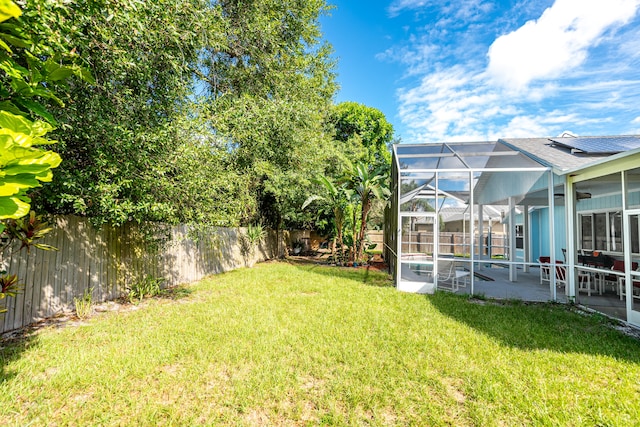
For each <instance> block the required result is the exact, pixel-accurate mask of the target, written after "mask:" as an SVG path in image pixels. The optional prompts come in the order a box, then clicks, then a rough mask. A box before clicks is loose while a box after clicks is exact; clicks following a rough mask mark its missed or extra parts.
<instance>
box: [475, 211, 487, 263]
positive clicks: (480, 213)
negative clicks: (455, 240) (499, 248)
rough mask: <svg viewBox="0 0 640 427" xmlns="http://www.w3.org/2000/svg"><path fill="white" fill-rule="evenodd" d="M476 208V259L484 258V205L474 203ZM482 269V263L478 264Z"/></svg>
mask: <svg viewBox="0 0 640 427" xmlns="http://www.w3.org/2000/svg"><path fill="white" fill-rule="evenodd" d="M476 206H477V209H478V238H479V242H478V260H480V261H482V260H483V259H484V248H485V244H484V207H483V206H482V205H476ZM479 265H480V269H482V263H480V264H479Z"/></svg>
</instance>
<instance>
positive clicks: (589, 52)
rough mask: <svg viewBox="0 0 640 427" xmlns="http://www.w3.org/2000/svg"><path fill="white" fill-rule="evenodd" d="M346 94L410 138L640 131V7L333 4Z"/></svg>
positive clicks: (331, 29)
mask: <svg viewBox="0 0 640 427" xmlns="http://www.w3.org/2000/svg"><path fill="white" fill-rule="evenodd" d="M329 2H330V3H332V4H333V5H335V8H334V9H333V10H332V11H331V12H330V15H329V16H326V17H323V18H322V19H321V25H322V30H323V32H324V35H325V39H326V40H327V41H328V42H329V43H331V44H332V45H333V46H334V50H335V57H336V58H337V59H338V61H339V62H338V68H337V72H338V82H339V84H340V86H341V90H340V92H339V94H338V95H337V98H336V102H343V101H355V102H359V103H362V104H365V105H368V106H371V107H375V108H377V109H379V110H381V111H382V112H383V113H385V115H386V117H387V120H389V122H391V123H392V124H393V126H394V129H395V131H396V136H397V137H400V138H401V140H402V141H403V142H435V141H484V140H496V139H497V138H508V137H511V138H517V137H544V136H557V135H560V134H561V133H563V132H564V131H571V132H573V133H574V134H577V135H581V136H586V135H621V134H640V10H639V9H640V0H555V1H554V0H511V1H482V0H464V1H460V0H457V1H454V0H451V1H449V0H387V1H382V0H369V1H365V0H329Z"/></svg>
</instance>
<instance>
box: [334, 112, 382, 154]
mask: <svg viewBox="0 0 640 427" xmlns="http://www.w3.org/2000/svg"><path fill="white" fill-rule="evenodd" d="M330 121H331V124H332V125H333V126H334V128H335V138H336V140H337V141H340V142H341V143H342V144H343V149H344V150H345V151H346V152H347V155H348V157H350V159H351V161H352V162H354V163H357V162H365V163H367V164H369V165H376V166H380V165H384V164H390V163H391V151H390V150H389V145H390V144H391V143H392V141H393V126H392V125H391V123H389V122H388V121H387V119H386V117H385V115H384V113H382V112H381V111H380V110H378V109H376V108H373V107H368V106H366V105H363V104H358V103H357V102H342V103H340V104H338V105H336V106H335V107H334V108H333V111H332V113H331V116H330Z"/></svg>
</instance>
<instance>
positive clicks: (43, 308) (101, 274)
mask: <svg viewBox="0 0 640 427" xmlns="http://www.w3.org/2000/svg"><path fill="white" fill-rule="evenodd" d="M51 225H52V226H53V227H54V230H53V231H52V232H51V233H50V234H49V235H48V236H47V237H46V238H45V239H43V242H42V243H46V244H49V245H52V246H54V247H56V248H58V250H57V251H42V250H39V249H32V250H31V253H29V254H27V252H26V251H25V250H22V251H18V250H17V249H18V247H17V246H16V247H15V248H12V251H11V252H10V253H9V254H8V256H7V254H5V258H4V262H5V265H6V267H7V268H6V269H7V271H8V272H9V273H11V274H17V275H18V277H19V279H20V283H24V284H25V287H24V289H23V290H22V292H21V293H20V294H18V296H16V297H8V298H5V299H4V300H0V306H1V307H5V308H7V309H8V311H7V312H6V313H5V314H4V315H2V314H0V332H6V331H10V330H13V329H17V328H21V327H23V326H26V325H28V324H30V323H33V322H36V321H38V320H41V319H43V318H47V317H51V316H54V315H56V314H58V313H60V312H63V311H71V310H73V309H74V303H73V298H74V297H81V296H82V295H83V294H84V293H85V292H86V291H89V290H90V291H91V292H92V298H93V301H100V302H102V301H107V300H112V299H116V298H118V297H120V296H122V295H124V294H125V292H126V288H127V286H128V285H131V284H133V283H136V282H137V281H140V280H142V279H144V278H145V277H146V276H147V275H149V276H152V277H154V278H163V279H164V286H171V285H176V284H180V283H188V282H193V281H196V280H200V279H202V278H203V277H205V276H207V275H210V274H216V273H221V272H223V271H228V270H232V269H234V268H238V267H242V266H248V265H253V264H254V263H255V262H258V261H263V260H266V259H270V258H274V257H276V256H278V254H279V252H280V248H281V247H282V243H280V244H278V241H281V242H282V239H283V237H282V236H280V239H278V237H277V235H276V233H275V232H269V233H268V234H267V238H266V239H265V241H264V242H263V243H261V244H260V245H259V246H258V247H256V248H254V250H252V248H250V245H248V244H247V241H246V239H244V238H243V236H245V229H243V228H239V229H230V228H210V229H208V230H196V229H193V228H189V227H188V226H185V225H182V226H175V227H169V226H167V227H158V226H157V225H156V226H154V227H148V228H147V229H145V228H144V226H139V225H136V224H126V225H124V226H121V227H110V226H103V227H101V228H100V229H97V228H94V227H93V226H91V225H90V224H89V222H88V221H87V220H86V219H84V218H79V217H75V216H64V217H57V218H55V220H54V221H52V224H51ZM149 230H153V232H150V231H149Z"/></svg>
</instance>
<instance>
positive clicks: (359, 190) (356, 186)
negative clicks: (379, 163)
mask: <svg viewBox="0 0 640 427" xmlns="http://www.w3.org/2000/svg"><path fill="white" fill-rule="evenodd" d="M348 180H349V181H348V183H349V188H351V189H352V190H353V191H354V193H355V195H356V196H357V198H358V199H359V202H360V232H359V233H358V236H357V239H355V245H356V250H355V257H354V258H355V259H354V261H355V260H359V259H362V252H363V243H364V237H365V234H366V232H367V218H368V216H369V211H370V210H371V202H372V201H373V200H374V199H386V198H388V197H389V195H390V194H391V193H390V192H389V188H388V187H387V182H388V179H387V176H386V174H384V173H383V172H382V171H381V170H380V169H376V170H369V166H368V165H366V164H364V163H361V162H359V163H357V164H356V165H355V166H352V168H351V171H350V172H349V176H348Z"/></svg>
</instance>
